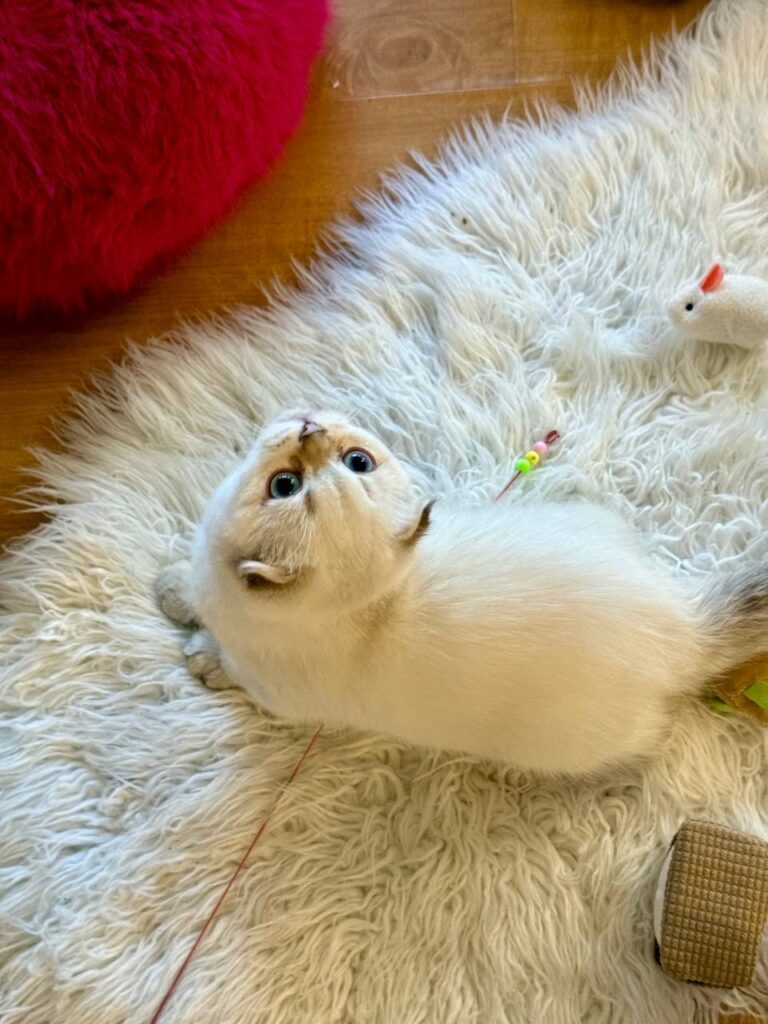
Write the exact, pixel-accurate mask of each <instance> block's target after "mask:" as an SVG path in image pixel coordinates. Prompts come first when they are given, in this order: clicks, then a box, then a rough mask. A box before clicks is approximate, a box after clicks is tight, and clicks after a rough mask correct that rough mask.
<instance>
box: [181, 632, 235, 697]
mask: <svg viewBox="0 0 768 1024" xmlns="http://www.w3.org/2000/svg"><path fill="white" fill-rule="evenodd" d="M184 657H185V659H186V662H187V669H188V671H189V674H190V675H193V676H195V677H196V678H197V679H199V680H200V682H201V683H202V684H203V685H204V686H207V687H208V689H209V690H228V689H230V688H231V687H232V686H234V683H233V682H232V680H231V679H230V678H229V676H228V675H227V673H226V671H225V670H224V666H223V665H222V664H221V655H220V654H219V647H218V644H217V643H216V641H215V640H214V639H213V637H212V636H211V634H210V633H209V632H208V630H207V629H198V630H196V631H195V632H194V633H193V634H192V636H191V637H190V638H189V640H188V641H187V642H186V644H185V645H184Z"/></svg>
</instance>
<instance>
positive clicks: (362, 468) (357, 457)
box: [342, 448, 376, 473]
mask: <svg viewBox="0 0 768 1024" xmlns="http://www.w3.org/2000/svg"><path fill="white" fill-rule="evenodd" d="M342 461H343V462H344V465H345V466H346V467H347V469H351V470H352V472H353V473H372V472H373V471H374V469H376V461H375V460H374V458H373V456H372V455H369V454H368V452H366V451H364V450H363V449H362V448H351V449H350V450H349V451H348V452H345V453H344V458H343V460H342Z"/></svg>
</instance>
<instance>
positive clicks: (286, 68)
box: [0, 0, 328, 315]
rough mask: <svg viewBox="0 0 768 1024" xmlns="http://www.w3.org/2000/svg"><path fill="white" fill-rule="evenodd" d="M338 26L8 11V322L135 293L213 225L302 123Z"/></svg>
mask: <svg viewBox="0 0 768 1024" xmlns="http://www.w3.org/2000/svg"><path fill="white" fill-rule="evenodd" d="M327 14H328V10H327V0H87V2H84V0H14V2H13V3H0V232H1V237H2V249H3V256H2V269H1V270H0V311H2V312H4V313H6V314H8V313H11V314H14V315H22V314H24V313H26V312H28V311H29V310H30V309H32V308H34V307H40V306H43V307H46V306H47V307H56V308H59V309H65V310H72V309H78V308H80V307H81V306H82V305H83V302H84V300H85V299H86V298H89V297H99V296H104V295H107V294H110V293H114V292H119V291H124V290H125V289H126V288H128V287H129V285H130V284H131V283H132V282H133V281H135V280H136V278H137V277H138V276H140V275H142V276H143V275H145V274H146V273H148V272H149V271H150V270H151V269H153V268H155V267H157V266H158V265H159V264H160V263H162V262H163V261H164V260H165V259H166V258H167V257H168V256H169V255H171V254H172V253H174V252H176V251H178V250H179V249H180V248H182V247H184V246H186V245H188V244H189V243H190V242H192V241H193V240H194V239H195V238H197V237H198V236H199V235H200V234H201V233H202V232H204V231H205V230H206V229H207V228H208V227H210V225H211V224H212V223H213V222H214V221H215V220H216V218H218V217H220V216H221V215H222V214H223V213H224V212H225V211H226V209H227V208H228V207H229V206H230V204H231V203H232V202H233V200H234V199H235V197H236V196H237V195H238V193H239V192H240V191H241V190H242V189H243V188H244V187H245V186H246V185H247V184H248V183H249V182H250V181H252V180H253V179H254V178H256V177H258V176H259V175H262V174H264V173H265V171H266V170H267V168H268V167H269V166H270V164H271V163H272V162H273V161H274V160H275V158H276V157H277V155H278V154H279V152H280V150H281V148H282V146H283V143H284V142H285V140H286V138H287V137H288V135H289V134H290V133H291V132H292V131H293V129H294V128H295V127H296V124H297V122H298V120H299V117H300V115H301V110H302V107H303V104H304V99H305V96H306V89H307V78H308V73H309V67H310V64H311V62H312V59H313V57H314V56H315V54H316V53H317V51H318V49H319V47H320V44H321V40H322V34H323V28H324V26H325V22H326V19H327Z"/></svg>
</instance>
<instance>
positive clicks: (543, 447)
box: [532, 441, 549, 459]
mask: <svg viewBox="0 0 768 1024" xmlns="http://www.w3.org/2000/svg"><path fill="white" fill-rule="evenodd" d="M532 450H533V451H534V452H538V454H539V455H540V456H541V457H542V459H543V458H544V456H545V455H546V454H547V452H548V451H549V445H548V444H547V442H546V441H537V442H536V444H535V445H534V446H533V449H532Z"/></svg>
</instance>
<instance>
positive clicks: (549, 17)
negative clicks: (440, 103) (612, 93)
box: [514, 0, 707, 82]
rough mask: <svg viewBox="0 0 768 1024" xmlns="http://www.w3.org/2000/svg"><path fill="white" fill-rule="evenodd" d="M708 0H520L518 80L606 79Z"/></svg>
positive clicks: (690, 17) (689, 18)
mask: <svg viewBox="0 0 768 1024" xmlns="http://www.w3.org/2000/svg"><path fill="white" fill-rule="evenodd" d="M706 3H707V0H515V29H514V33H515V46H516V52H517V59H516V66H517V75H518V81H520V82H533V81H540V80H546V79H548V78H550V77H552V76H553V75H557V76H567V75H579V76H581V75H586V76H589V77H590V78H596V77H597V78H603V77H605V76H606V75H607V74H608V73H609V72H610V71H611V70H612V68H613V66H614V65H615V63H616V60H617V58H620V57H624V56H626V55H627V54H632V55H633V56H634V57H635V58H637V57H639V56H640V54H641V53H642V52H643V50H644V49H645V48H646V47H647V46H648V43H649V42H650V40H651V38H652V37H654V36H655V37H658V36H663V35H666V34H667V33H669V32H671V31H672V30H673V29H675V28H678V29H680V28H683V27H684V26H685V25H687V24H688V23H689V22H691V21H692V20H693V19H694V18H695V16H696V15H697V14H698V13H699V11H701V10H702V9H703V8H704V7H706Z"/></svg>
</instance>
